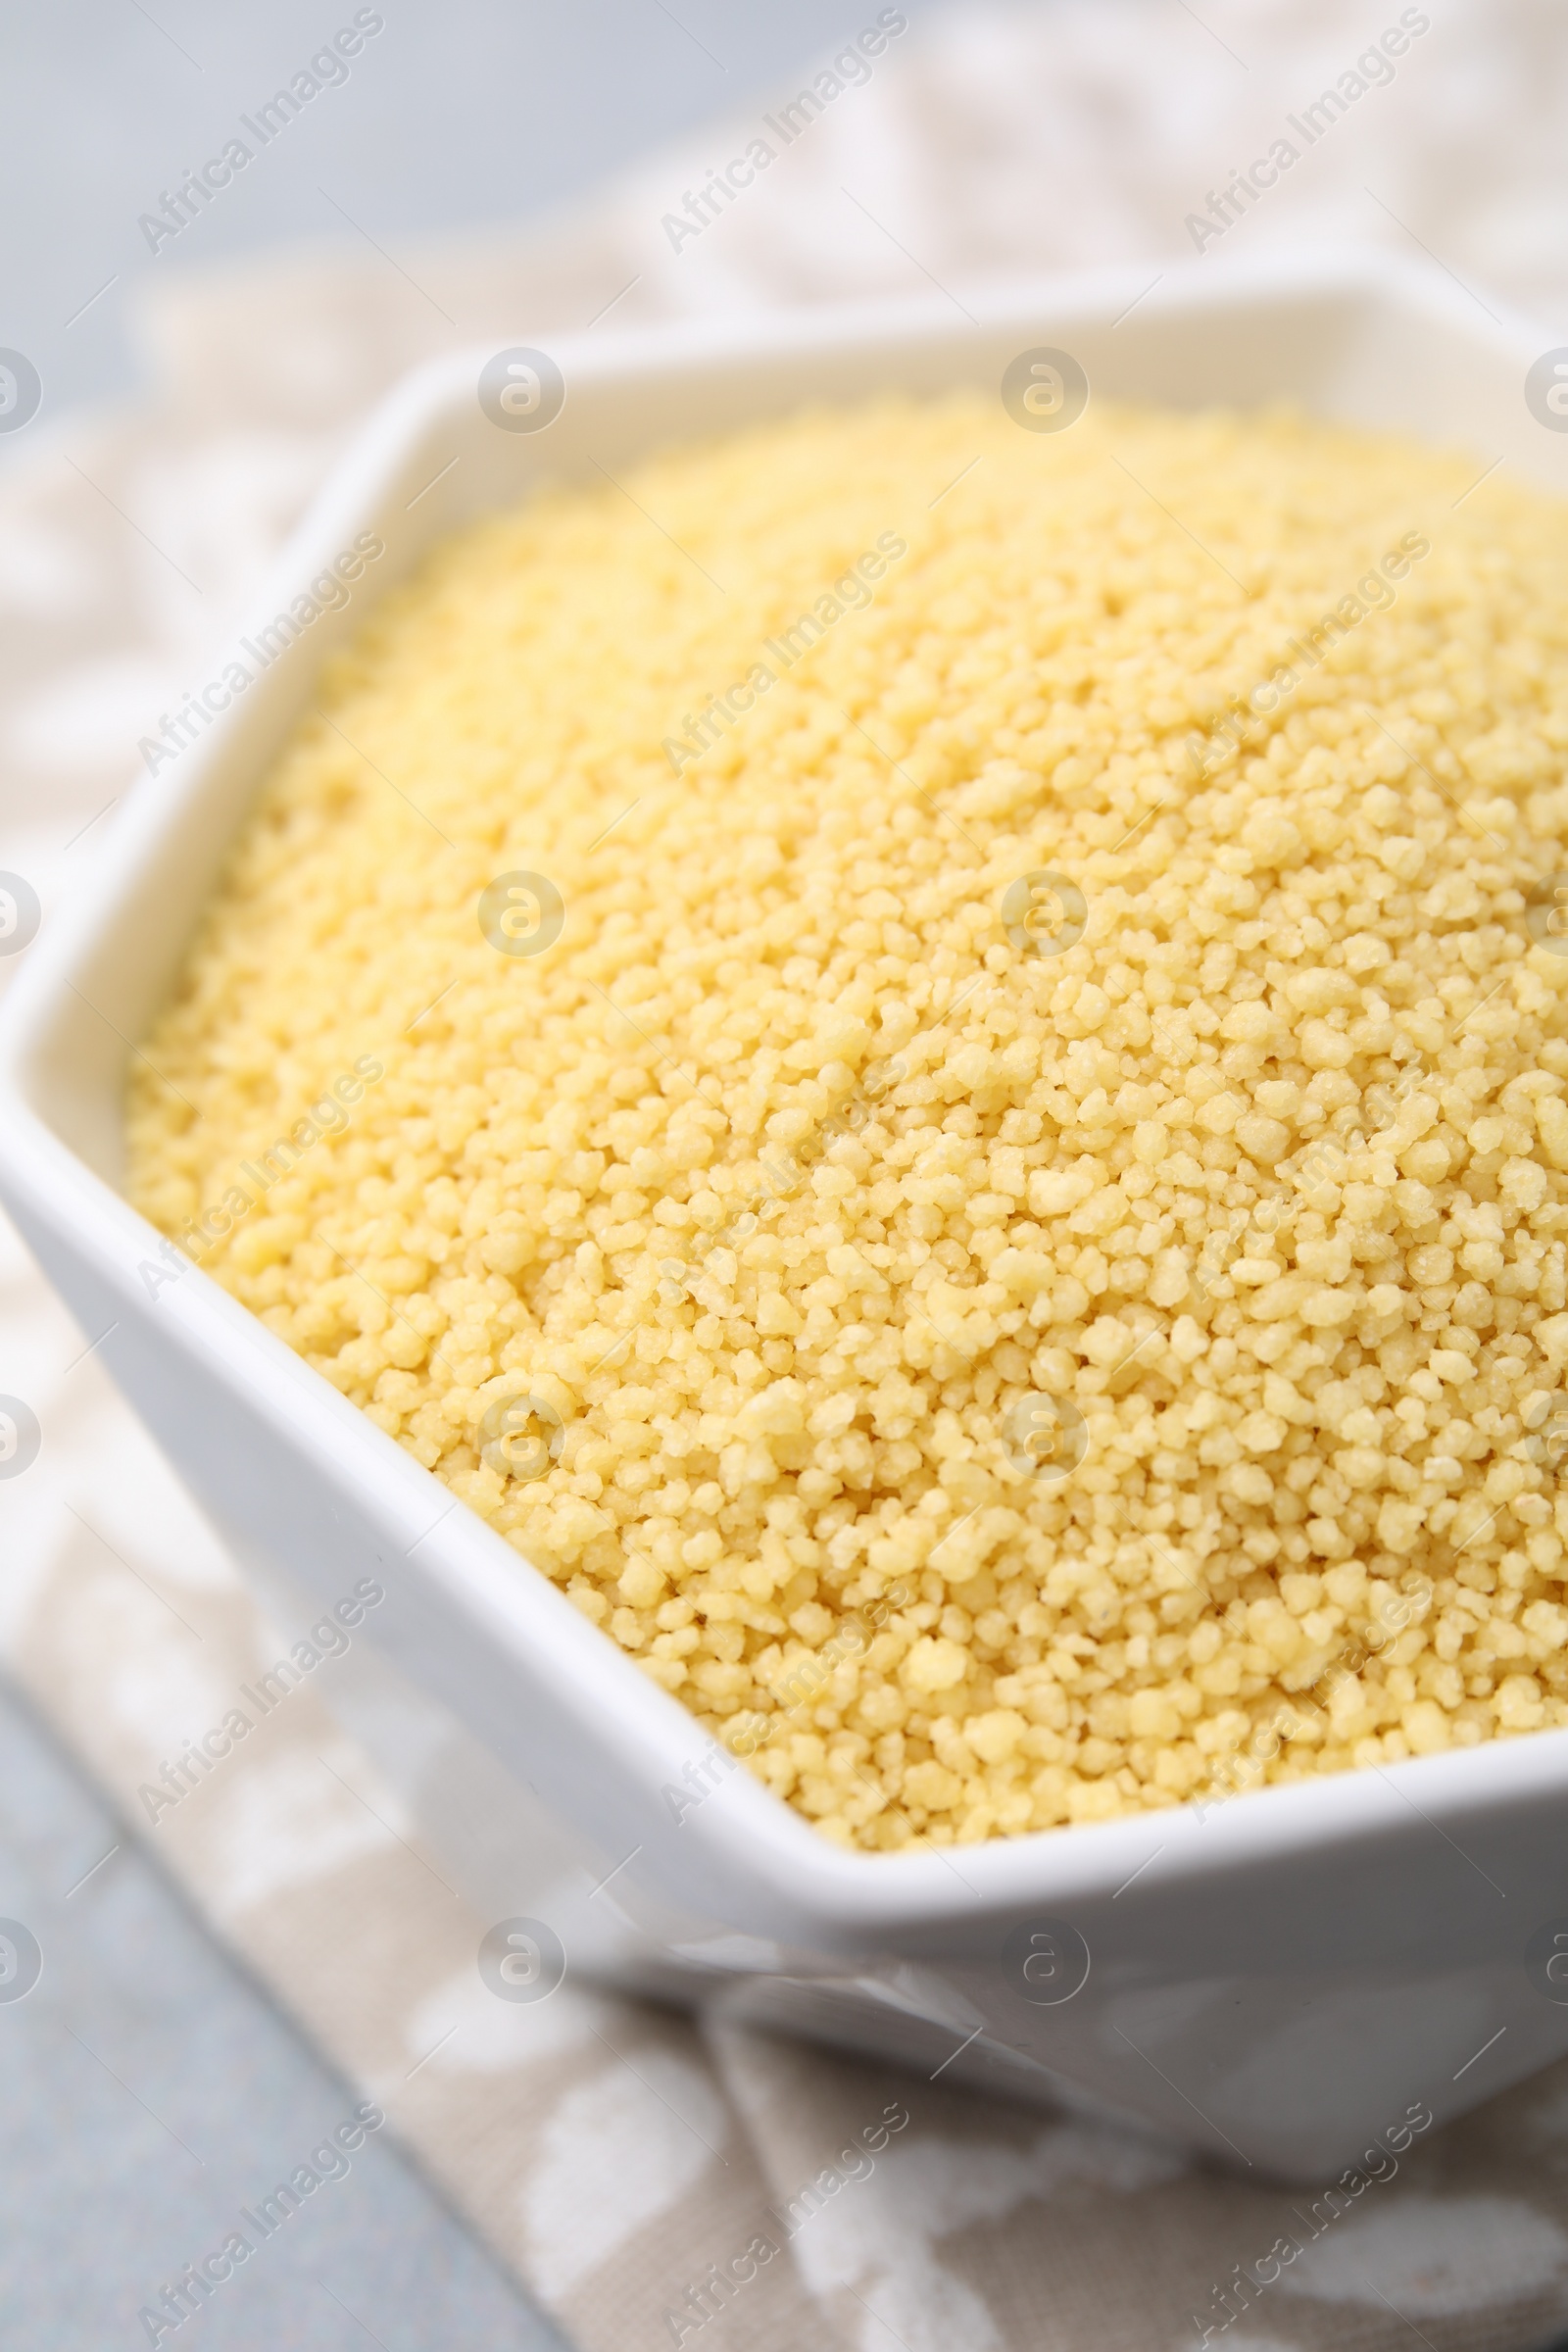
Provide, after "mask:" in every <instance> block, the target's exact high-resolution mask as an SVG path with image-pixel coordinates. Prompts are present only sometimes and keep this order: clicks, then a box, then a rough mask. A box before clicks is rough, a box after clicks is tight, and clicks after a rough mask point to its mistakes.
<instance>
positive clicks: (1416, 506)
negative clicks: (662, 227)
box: [128, 392, 1568, 1848]
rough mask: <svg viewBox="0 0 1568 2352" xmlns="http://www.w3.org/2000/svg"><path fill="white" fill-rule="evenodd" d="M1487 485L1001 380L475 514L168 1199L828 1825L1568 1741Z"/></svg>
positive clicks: (1286, 425)
mask: <svg viewBox="0 0 1568 2352" xmlns="http://www.w3.org/2000/svg"><path fill="white" fill-rule="evenodd" d="M1478 471H1479V464H1478V463H1472V462H1471V461H1469V460H1468V459H1466V458H1464V457H1461V456H1453V455H1446V454H1442V453H1437V452H1433V451H1429V450H1424V449H1422V448H1419V447H1417V446H1415V445H1413V444H1410V443H1405V442H1402V441H1398V440H1394V439H1389V438H1385V437H1372V436H1369V435H1362V434H1357V433H1353V432H1350V431H1348V430H1345V429H1341V428H1337V427H1332V426H1328V425H1325V424H1320V423H1314V422H1309V421H1306V420H1303V419H1301V418H1299V417H1295V416H1292V415H1287V414H1267V415H1262V416H1253V417H1234V416H1225V415H1212V414H1210V415H1201V416H1176V415H1167V414H1161V413H1156V412H1152V411H1138V410H1133V409H1113V408H1110V407H1108V406H1104V405H1097V406H1092V407H1091V408H1090V410H1089V412H1088V414H1087V415H1086V416H1084V417H1082V418H1081V420H1080V421H1078V422H1077V423H1076V424H1075V425H1074V426H1073V428H1072V429H1071V430H1070V431H1062V432H1059V433H1032V432H1025V431H1020V430H1019V429H1018V426H1017V425H1016V424H1015V423H1014V422H1013V421H1012V419H1011V417H1009V416H1008V415H1007V414H1006V413H1005V411H1004V409H1003V407H1002V405H1001V403H1000V402H999V401H998V400H997V399H996V398H995V397H991V398H987V397H986V396H985V395H983V394H982V393H980V392H974V393H962V394H955V395H952V396H949V397H946V398H944V399H941V400H939V401H936V402H932V403H927V404H917V403H913V402H909V401H904V400H884V401H880V402H878V403H876V404H873V405H869V406H866V407H864V408H860V409H857V410H852V411H847V412H844V413H826V412H818V413H810V414H807V415H802V416H799V417H793V418H790V419H788V420H785V421H782V422H770V423H767V424H763V425H760V426H757V427H754V428H753V429H750V430H748V431H745V432H742V433H740V434H737V435H735V436H734V437H732V438H730V439H727V440H724V441H720V442H715V443H711V444H709V445H705V446H702V447H697V448H693V449H689V450H681V451H677V452H674V453H672V454H662V455H659V456H656V457H654V458H652V459H650V460H648V461H647V462H645V463H644V464H642V465H641V466H639V467H637V469H636V470H635V471H634V472H630V473H627V474H625V475H624V476H623V477H622V481H621V482H620V483H612V482H610V481H608V480H598V479H597V478H596V481H595V484H594V486H592V487H588V488H574V489H567V490H556V491H553V492H550V493H548V494H546V495H543V496H541V497H539V498H537V499H536V500H534V501H532V502H531V503H529V504H528V505H527V506H525V507H523V508H522V509H520V510H518V511H516V512H515V513H510V514H506V515H500V516H497V517H494V518H490V519H487V520H485V521H483V522H482V523H480V524H478V525H476V526H474V527H472V528H470V529H468V530H466V531H465V532H464V533H463V534H462V535H460V536H459V537H458V538H456V539H455V540H453V541H451V542H449V543H448V544H446V545H445V546H443V547H442V548H441V549H439V550H438V551H437V553H436V554H435V555H434V556H433V557H432V558H431V559H430V560H429V561H428V562H427V564H425V565H424V567H423V568H422V569H421V570H420V571H419V572H418V573H417V576H416V577H414V578H413V579H412V581H410V582H408V583H407V584H405V585H403V586H401V587H400V588H398V589H396V590H395V591H394V592H393V593H391V594H390V595H389V596H388V597H387V599H386V601H385V602H384V603H383V604H382V605H381V606H380V607H379V608H378V610H377V611H376V612H375V613H374V614H373V615H372V617H371V618H370V620H369V622H368V626H367V627H366V628H365V630H364V632H363V633H362V635H361V636H360V638H359V639H358V641H357V643H356V644H355V646H354V649H353V650H352V652H351V653H349V654H348V655H347V656H346V657H344V658H341V659H339V660H338V661H336V662H334V663H333V664H332V666H331V667H330V668H329V669H328V671H327V673H326V675H325V677H324V680H323V681H322V684H321V688H320V692H319V697H318V709H317V711H316V712H315V713H313V714H312V715H310V716H308V717H307V718H306V719H305V720H304V722H303V723H302V724H301V726H300V728H299V730H298V732H297V734H296V735H295V737H294V738H293V740H292V741H291V743H290V744H289V745H288V746H287V748H286V749H285V751H284V752H283V754H282V755H281V757H280V758H279V759H278V760H277V762H276V765H275V768H274V770H273V772H272V773H271V775H270V779H269V780H268V782H267V783H266V785H265V788H264V790H263V793H262V796H261V799H260V801H259V804H258V806H257V809H256V810H255V812H254V814H253V815H252V817H251V819H250V821H249V822H248V824H247V825H246V827H245V828H244V830H243V832H242V834H241V836H240V838H239V841H238V843H237V846H236V848H235V851H234V853H233V856H232V858H231V860H230V863H229V865H228V867H227V870H226V873H225V876H224V878H223V880H222V882H221V887H220V888H219V890H218V891H217V893H216V895H215V898H214V901H213V904H212V907H211V909H210V911H209V914H208V916H207V919H206V921H205V923H204V925H203V927H202V928H201V930H200V933H199V936H198V937H197V938H196V940H195V941H194V943H193V946H192V948H191V950H190V953H189V956H188V957H187V960H186V963H185V967H184V972H183V976H182V978H181V980H180V983H179V985H178V988H177V990H176V992H175V995H174V997H173V999H172V1002H171V1003H170V1005H168V1007H167V1009H166V1010H165V1011H164V1013H163V1014H162V1016H161V1018H160V1019H159V1021H158V1022H157V1024H156V1026H155V1028H154V1029H153V1031H152V1033H151V1035H150V1036H149V1037H148V1038H147V1039H146V1041H145V1048H146V1059H145V1061H140V1062H136V1063H135V1064H133V1074H132V1078H131V1082H130V1101H129V1111H128V1118H129V1136H130V1168H131V1177H130V1190H131V1194H132V1197H133V1199H134V1200H135V1201H136V1202H137V1203H138V1205H139V1206H140V1207H141V1208H143V1209H144V1210H145V1212H146V1213H147V1214H148V1215H149V1216H150V1217H151V1218H152V1219H153V1220H154V1221H155V1222H156V1223H157V1224H158V1225H159V1226H160V1227H162V1228H163V1230H164V1231H165V1233H166V1234H168V1235H170V1236H172V1237H173V1238H174V1239H175V1240H176V1241H179V1242H180V1243H181V1244H182V1246H183V1247H185V1248H186V1249H187V1250H189V1251H190V1252H191V1253H192V1254H193V1255H195V1256H197V1257H198V1258H199V1259H200V1262H201V1263H203V1264H204V1265H205V1266H206V1267H207V1268H208V1269H209V1271H210V1272H212V1273H213V1274H214V1275H215V1276H216V1277H217V1279H218V1280H219V1281H220V1282H221V1283H222V1284H223V1285H224V1287H225V1288H226V1289H227V1290H229V1291H230V1292H231V1293H232V1294H233V1295H234V1297H235V1298H237V1299H241V1300H242V1301H244V1302H245V1304H247V1305H248V1306H250V1307H251V1308H253V1309H254V1311H255V1312H256V1313H257V1314H258V1315H259V1316H260V1317H261V1318H262V1319H263V1321H264V1322H265V1323H267V1324H268V1325H269V1326H270V1328H271V1329H272V1330H273V1331H275V1332H277V1333H278V1334H280V1335H281V1336H282V1337H283V1338H284V1339H285V1340H286V1341H287V1342H288V1343H289V1344H290V1345H291V1346H292V1347H294V1348H297V1349H298V1350H299V1352H300V1353H301V1354H302V1355H303V1356H304V1357H305V1358H306V1359H307V1360H308V1361H309V1362H310V1363H312V1364H314V1365H315V1366H316V1367H317V1368H318V1369H319V1371H320V1372H321V1373H322V1374H323V1376H324V1377H325V1378H326V1379H328V1380H329V1381H331V1382H332V1383H333V1385H334V1386H335V1387H336V1388H338V1389H339V1390H340V1391H341V1392H342V1393H343V1394H344V1395H345V1396H347V1397H351V1398H353V1399H354V1400H355V1401H356V1402H357V1403H359V1404H360V1405H362V1406H363V1407H364V1409H365V1410H366V1412H367V1413H368V1414H369V1416H370V1417H371V1419H372V1420H373V1421H375V1422H376V1423H377V1424H378V1426H379V1427H380V1428H381V1429H383V1430H385V1431H386V1432H388V1433H389V1434H390V1435H391V1436H393V1437H394V1438H396V1439H397V1440H398V1441H399V1442H400V1443H401V1444H402V1445H404V1446H407V1447H408V1448H409V1449H410V1451H412V1452H413V1453H414V1454H415V1455H416V1456H417V1458H418V1460H419V1461H420V1462H422V1463H423V1464H425V1465H426V1466H427V1467H428V1468H429V1469H431V1470H432V1471H434V1472H435V1473H436V1475H437V1476H438V1477H440V1478H441V1479H443V1480H444V1481H445V1482H446V1483H447V1485H448V1486H449V1487H450V1488H451V1489H452V1490H453V1491H454V1492H455V1493H456V1494H457V1495H461V1496H462V1497H463V1499H464V1500H465V1501H466V1502H467V1503H469V1504H470V1505H471V1506H472V1508H473V1509H475V1510H476V1511H478V1512H479V1513H480V1514H481V1515H482V1516H483V1517H484V1518H485V1519H487V1520H488V1521H489V1522H490V1523H491V1525H492V1526H494V1527H495V1528H496V1529H498V1530H499V1531H500V1533H501V1534H502V1535H504V1536H505V1537H506V1538H507V1540H508V1541H509V1542H510V1543H512V1544H514V1545H515V1547H516V1548H517V1550H518V1551H519V1552H520V1553H521V1554H522V1555H523V1556H524V1558H525V1559H526V1560H527V1561H528V1562H531V1563H532V1566H533V1568H534V1569H536V1570H538V1571H539V1572H541V1573H543V1574H544V1575H546V1576H549V1577H550V1578H552V1579H553V1580H554V1581H555V1582H556V1583H557V1584H558V1585H559V1586H560V1587H561V1588H562V1590H563V1591H564V1593H566V1594H567V1595H568V1596H569V1597H570V1598H571V1599H572V1600H573V1601H574V1602H575V1603H576V1604H577V1606H578V1607H579V1608H580V1609H582V1610H583V1611H584V1613H585V1614H586V1615H587V1616H588V1617H590V1618H591V1619H592V1620H593V1621H594V1622H595V1623H596V1624H597V1625H599V1626H601V1627H602V1628H603V1629H604V1631H605V1633H606V1635H607V1636H608V1637H609V1638H610V1639H611V1640H613V1641H614V1642H618V1643H620V1644H621V1645H622V1647H623V1648H625V1649H626V1650H627V1651H628V1652H629V1653H630V1654H631V1655H632V1656H634V1657H635V1658H636V1659H637V1660H638V1662H639V1663H640V1664H641V1665H643V1666H644V1668H645V1669H646V1671H647V1672H648V1673H649V1674H651V1675H653V1676H654V1677H655V1678H656V1679H657V1680H658V1681H659V1682H660V1683H662V1685H663V1687H664V1688H665V1689H666V1690H668V1691H672V1692H674V1693H675V1694H676V1696H677V1697H678V1698H680V1699H681V1700H683V1701H684V1702H685V1704H686V1705H687V1706H688V1707H690V1708H691V1709H692V1711H693V1712H694V1713H695V1714H696V1715H697V1716H698V1717H699V1718H700V1719H701V1721H702V1722H703V1723H704V1724H705V1725H706V1726H707V1727H708V1728H709V1729H710V1731H711V1733H712V1734H713V1736H714V1737H715V1738H716V1739H717V1740H721V1741H723V1742H724V1743H725V1744H726V1745H727V1746H728V1747H729V1748H730V1749H731V1750H732V1751H733V1752H734V1753H736V1754H741V1755H745V1756H747V1757H748V1758H749V1760H750V1763H751V1766H752V1769H754V1770H755V1771H757V1772H758V1773H759V1774H760V1776H761V1778H762V1779H763V1780H764V1781H765V1782H766V1783H767V1784H768V1785H769V1786H770V1787H772V1788H773V1789H776V1790H777V1791H778V1792H779V1793H780V1794H781V1795H782V1796H784V1797H786V1798H787V1799H788V1800H789V1801H790V1802H791V1803H793V1804H795V1805H796V1806H798V1807H799V1808H800V1809H801V1810H802V1811H803V1812H804V1813H806V1814H807V1815H809V1817H810V1818H811V1819H812V1820H813V1821H815V1822H816V1823H817V1824H818V1825H819V1826H820V1827H821V1828H822V1829H823V1830H824V1831H825V1832H826V1833H827V1834H829V1835H830V1836H832V1837H833V1838H837V1839H838V1840H840V1841H841V1842H848V1843H854V1844H858V1845H862V1846H869V1847H873V1848H887V1847H896V1846H899V1845H901V1844H904V1843H906V1842H907V1841H908V1840H910V1839H911V1838H926V1839H932V1840H935V1841H937V1842H939V1843H940V1842H948V1841H952V1840H970V1839H975V1838H986V1837H991V1836H999V1835H1015V1834H1017V1833H1020V1832H1023V1831H1027V1830H1031V1829H1040V1828H1043V1827H1047V1826H1049V1825H1052V1824H1054V1823H1064V1822H1083V1821H1097V1820H1101V1819H1103V1818H1105V1817H1107V1816H1110V1815H1113V1814H1118V1813H1125V1812H1128V1811H1132V1810H1136V1809H1138V1808H1141V1807H1155V1806H1163V1805H1170V1804H1174V1803H1179V1802H1182V1801H1184V1800H1186V1799H1189V1798H1193V1797H1199V1798H1205V1797H1208V1796H1211V1795H1219V1794H1223V1793H1225V1792H1227V1791H1229V1790H1232V1789H1238V1788H1243V1787H1249V1786H1253V1785H1256V1784H1258V1783H1260V1782H1263V1781H1269V1782H1277V1781H1281V1780H1291V1779H1297V1778H1299V1777H1301V1776H1302V1775H1305V1774H1310V1773H1317V1772H1324V1771H1336V1770H1340V1769H1343V1768H1346V1767H1348V1766H1352V1765H1358V1764H1370V1763H1374V1762H1384V1761H1388V1760H1390V1759H1393V1758H1396V1757H1401V1756H1405V1755H1408V1754H1412V1753H1414V1754H1426V1753H1428V1752H1431V1751H1433V1750H1436V1749H1440V1748H1443V1747H1446V1746H1448V1745H1450V1744H1459V1745H1467V1744H1472V1743H1474V1742H1476V1741H1478V1740H1484V1739H1487V1738H1490V1737H1493V1736H1495V1735H1497V1734H1501V1733H1516V1732H1525V1731H1530V1730H1532V1729H1535V1728H1537V1727H1540V1726H1546V1725H1556V1724H1563V1723H1568V1654H1565V1650H1564V1637H1565V1636H1568V1607H1565V1606H1564V1598H1563V1583H1564V1580H1568V1559H1565V1556H1564V1546H1563V1532H1568V1508H1565V1502H1564V1500H1562V1499H1559V1495H1558V1489H1557V1485H1556V1455H1557V1450H1558V1447H1559V1445H1560V1442H1561V1440H1560V1431H1559V1423H1558V1411H1559V1408H1558V1405H1557V1404H1556V1402H1555V1401H1554V1400H1555V1398H1556V1396H1557V1391H1558V1387H1559V1383H1560V1381H1561V1378H1562V1365H1563V1363H1564V1360H1565V1359H1568V1314H1565V1313H1564V1312H1563V1309H1564V1305H1565V1300H1568V1289H1565V1270H1564V1237H1565V1234H1568V1022H1565V1017H1564V1002H1565V1000H1564V996H1563V990H1564V986H1565V984H1568V959H1564V958H1562V957H1561V956H1559V955H1558V954H1557V953H1556V952H1555V950H1556V945H1557V943H1556V941H1555V939H1554V937H1553V932H1552V928H1551V925H1550V924H1549V923H1548V922H1547V920H1546V919H1545V917H1544V914H1543V911H1542V909H1541V908H1539V907H1537V908H1534V909H1532V908H1531V907H1529V906H1527V898H1528V895H1529V893H1530V892H1531V890H1532V888H1533V886H1536V885H1537V884H1538V883H1541V882H1542V881H1543V880H1544V879H1545V878H1549V877H1551V876H1553V875H1554V874H1555V872H1556V870H1557V869H1558V867H1560V866H1564V865H1568V852H1565V849H1564V838H1565V833H1568V788H1565V784H1564V760H1565V747H1568V662H1565V653H1568V530H1565V524H1568V515H1565V513H1564V511H1563V510H1562V509H1561V508H1560V507H1558V506H1556V505H1554V504H1553V503H1552V502H1551V501H1550V500H1548V499H1547V498H1545V497H1544V496H1543V495H1542V494H1540V493H1538V492H1535V491H1533V490H1527V489H1525V488H1524V487H1522V486H1516V485H1512V484H1510V483H1509V481H1508V480H1507V479H1506V477H1504V476H1500V475H1497V474H1495V473H1494V474H1492V475H1491V476H1489V477H1488V478H1487V479H1485V480H1484V481H1483V482H1482V483H1481V484H1480V486H1479V487H1475V488H1472V487H1471V485H1472V484H1473V482H1474V479H1475V475H1476V474H1477V472H1478ZM1466 493H1468V495H1466ZM1554 919H1555V918H1554ZM176 1090H177V1091H176ZM1562 1409H1563V1410H1564V1411H1565V1412H1568V1408H1562ZM1559 1531H1563V1532H1559ZM520 1572H522V1571H521V1569H520V1565H519V1573H520Z"/></svg>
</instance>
